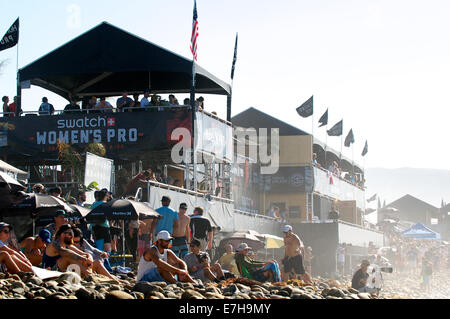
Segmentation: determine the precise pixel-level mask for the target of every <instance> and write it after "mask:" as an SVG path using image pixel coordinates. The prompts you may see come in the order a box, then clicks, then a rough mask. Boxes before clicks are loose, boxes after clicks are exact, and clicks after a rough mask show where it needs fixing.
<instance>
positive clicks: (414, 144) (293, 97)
mask: <svg viewBox="0 0 450 319" xmlns="http://www.w3.org/2000/svg"><path fill="white" fill-rule="evenodd" d="M0 3H1V6H0V7H1V11H2V20H1V21H0V33H1V35H3V34H4V33H5V32H6V30H7V29H8V28H9V26H10V25H11V24H12V23H13V22H14V21H15V19H16V18H17V16H20V23H21V25H20V44H19V67H23V66H25V65H27V64H29V63H31V62H33V61H34V60H36V59H37V58H39V57H41V56H43V55H44V54H46V53H47V52H49V51H51V50H53V49H55V48H57V47H59V46H60V45H62V44H64V43H66V42H67V41H69V40H71V39H73V38H75V37H76V36H78V35H79V34H81V33H83V32H85V31H87V30H89V29H91V28H93V27H95V26H96V25H98V24H99V23H101V22H102V21H108V22H109V23H111V24H114V25H116V26H118V27H120V28H122V29H125V30H127V31H129V32H131V33H134V34H136V35H138V36H141V37H143V38H145V39H147V40H149V41H151V42H154V43H156V44H158V45H161V46H163V47H165V48H167V49H169V50H172V51H174V52H176V53H179V54H181V55H183V56H185V57H188V58H190V57H191V54H190V50H189V42H190V32H191V25H192V8H193V0H165V1H160V0H159V1H157V0H145V1H136V0H130V1H115V0H110V1H99V0H95V1H64V0H58V1H56V0H55V1H29V0H28V1H25V0H15V1H10V0H8V1H6V0H0ZM197 7H198V20H199V33H200V35H199V40H198V63H199V64H200V65H201V66H203V67H204V68H206V69H207V70H208V71H210V72H211V73H213V74H214V75H216V76H218V77H219V78H221V79H222V80H224V81H226V82H230V69H231V62H232V57H233V49H234V39H235V34H236V32H239V47H238V60H237V65H236V72H235V80H234V85H233V115H235V114H237V113H239V112H241V111H243V110H245V109H247V108H248V107H250V106H254V107H256V108H258V109H260V110H262V111H264V112H266V113H268V114H270V115H272V116H275V117H278V118H280V119H281V120H283V121H286V122H288V123H290V124H292V125H294V126H297V127H299V128H301V129H303V130H305V131H308V132H311V118H308V119H303V118H300V117H299V116H298V115H297V113H296V111H295V109H296V107H297V106H299V105H300V104H301V103H302V102H304V101H305V100H306V99H308V98H309V97H310V96H311V95H314V102H315V115H314V121H315V128H314V133H315V135H316V136H317V137H318V138H319V139H321V140H323V141H324V140H325V128H321V129H318V128H317V126H318V125H317V120H318V119H319V117H320V116H321V115H322V113H323V112H324V111H325V110H326V108H329V124H330V127H331V125H333V124H335V123H336V122H338V121H339V120H341V119H342V118H343V119H344V134H345V135H346V134H347V132H348V131H349V129H350V128H353V131H354V134H355V140H356V142H355V144H354V159H355V161H357V162H359V163H361V165H363V164H365V166H366V167H386V168H396V167H426V168H443V169H447V168H448V164H447V161H448V157H450V150H449V148H448V146H447V144H446V142H447V136H448V133H447V132H448V117H449V115H450V112H449V110H448V108H449V106H450V103H449V102H450V97H449V94H448V85H449V77H450V75H449V74H450V61H449V57H450V44H449V41H448V31H449V30H450V19H448V16H450V2H448V1H444V0H442V1H440V0H429V1H414V0H408V1H406V0H395V1H383V0H370V1H369V0H353V1H351V0H315V1H312V0H309V1H306V0H295V1H294V0H292V1H286V0H280V1H267V0H245V1H242V0H239V1H238V0H227V1H212V0H209V1H206V0H198V1H197ZM118 45H120V43H118ZM86 49H87V50H88V49H89V48H86ZM5 59H6V60H7V65H6V67H5V68H3V70H2V71H1V73H2V74H1V75H0V95H2V96H3V95H8V96H10V98H12V96H13V95H15V69H16V49H15V48H13V49H9V50H6V51H2V52H0V61H1V60H5ZM23 94H24V101H23V109H24V110H26V111H27V110H28V111H31V110H37V109H38V107H39V104H40V99H41V98H42V96H47V97H49V100H50V101H51V102H52V104H54V105H55V107H56V108H57V109H62V108H63V107H64V105H65V104H67V102H66V101H64V100H63V99H61V98H59V97H57V96H56V95H53V94H51V93H49V92H47V91H44V90H42V89H39V88H32V89H31V90H23ZM163 97H165V96H163ZM165 98H167V97H165ZM179 99H180V97H179ZM205 103H206V109H207V110H209V111H213V110H215V111H217V112H218V113H219V115H222V116H225V114H226V98H225V97H215V96H207V97H206V102H205ZM344 137H345V136H344ZM365 139H368V142H369V153H368V154H367V155H366V159H365V163H364V160H363V159H362V157H361V156H360V154H361V151H362V148H363V146H364V142H365ZM328 143H329V144H330V145H331V147H333V148H335V149H337V150H340V143H341V139H340V138H337V137H330V138H328ZM344 155H346V156H347V157H349V158H352V150H351V148H345V147H344Z"/></svg>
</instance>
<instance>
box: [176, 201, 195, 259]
mask: <svg viewBox="0 0 450 319" xmlns="http://www.w3.org/2000/svg"><path fill="white" fill-rule="evenodd" d="M187 208H188V207H187V204H186V203H181V204H180V209H179V210H178V222H176V223H174V227H173V237H174V238H173V241H172V248H171V249H172V251H173V252H174V253H175V255H177V256H178V257H180V258H184V256H186V254H187V253H188V252H189V248H188V245H189V234H190V233H191V229H190V227H189V222H190V221H191V218H190V217H189V216H186V211H187Z"/></svg>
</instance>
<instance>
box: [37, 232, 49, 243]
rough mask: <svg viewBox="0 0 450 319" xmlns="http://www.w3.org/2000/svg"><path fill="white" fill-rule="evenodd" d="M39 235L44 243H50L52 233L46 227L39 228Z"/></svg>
mask: <svg viewBox="0 0 450 319" xmlns="http://www.w3.org/2000/svg"><path fill="white" fill-rule="evenodd" d="M39 237H40V238H41V239H42V241H44V243H47V244H48V243H50V242H51V241H52V233H50V231H49V230H48V229H41V231H40V232H39Z"/></svg>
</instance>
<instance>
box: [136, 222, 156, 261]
mask: <svg viewBox="0 0 450 319" xmlns="http://www.w3.org/2000/svg"><path fill="white" fill-rule="evenodd" d="M152 222H153V219H144V220H142V221H141V220H140V221H139V230H138V251H139V258H140V257H141V256H142V255H143V254H144V252H145V251H146V250H147V249H149V248H150V246H151V245H150V243H151V242H152V237H153V234H152V233H151V230H152Z"/></svg>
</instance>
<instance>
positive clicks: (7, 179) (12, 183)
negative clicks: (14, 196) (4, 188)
mask: <svg viewBox="0 0 450 319" xmlns="http://www.w3.org/2000/svg"><path fill="white" fill-rule="evenodd" d="M0 183H5V184H6V185H8V187H9V188H10V189H11V191H12V192H18V191H23V190H24V189H25V186H23V185H22V184H20V183H19V182H18V181H17V180H15V179H14V178H12V177H11V176H9V175H8V174H7V173H5V172H0Z"/></svg>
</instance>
